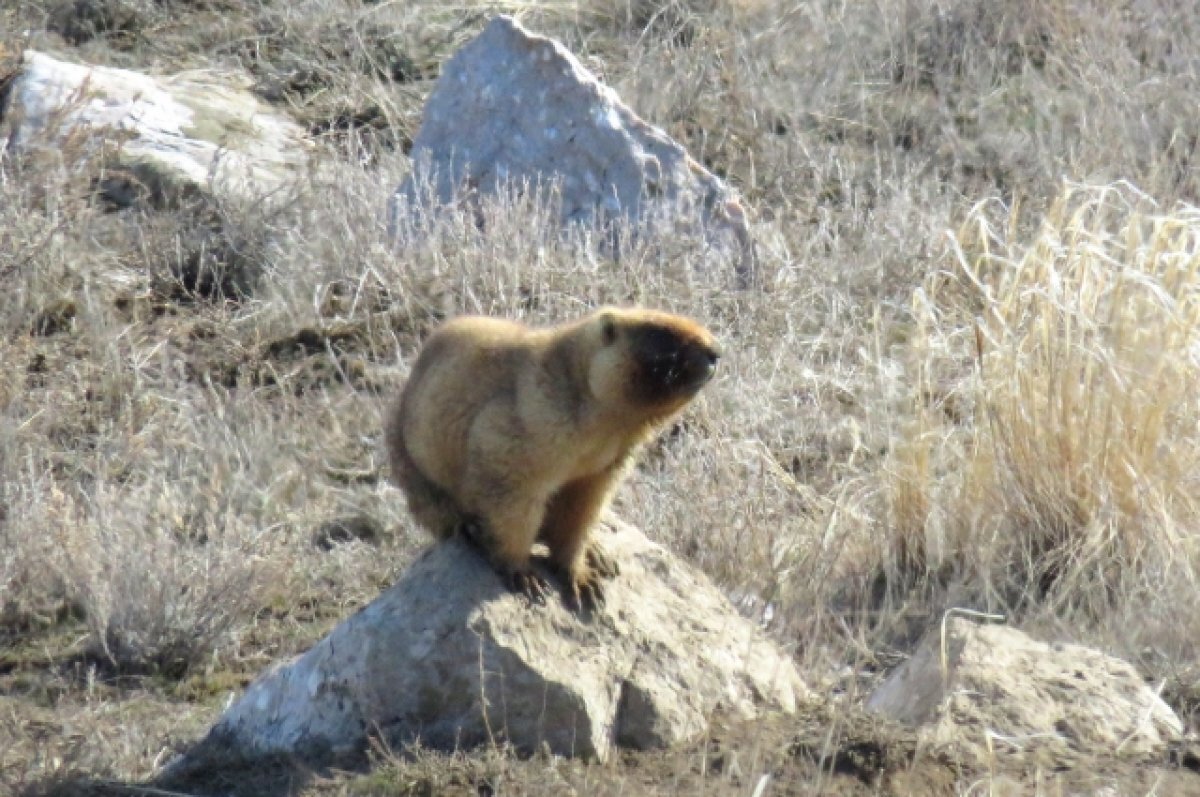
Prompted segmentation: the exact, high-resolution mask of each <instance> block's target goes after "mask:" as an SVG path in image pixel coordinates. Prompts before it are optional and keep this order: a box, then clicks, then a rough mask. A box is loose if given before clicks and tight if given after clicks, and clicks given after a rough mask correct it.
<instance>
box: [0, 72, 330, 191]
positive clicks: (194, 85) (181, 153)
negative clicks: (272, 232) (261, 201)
mask: <svg viewBox="0 0 1200 797" xmlns="http://www.w3.org/2000/svg"><path fill="white" fill-rule="evenodd" d="M250 83H251V80H250V78H249V76H247V75H245V74H243V73H221V74H217V73H213V72H209V71H191V72H182V73H179V74H176V75H171V76H164V77H152V76H150V75H144V74H141V73H138V72H131V71H128V70H125V69H114V68H111V67H105V66H85V65H82V64H73V63H69V62H67V61H62V60H59V59H57V58H53V57H51V56H50V55H47V54H45V53H41V52H36V51H34V50H27V51H26V52H25V54H24V57H23V59H22V64H21V68H20V70H19V71H18V73H17V75H16V77H15V78H14V79H13V82H12V85H11V87H10V91H9V95H8V101H7V102H6V104H5V107H4V108H3V109H0V112H2V113H3V126H4V130H3V132H4V133H5V134H6V137H7V140H8V146H9V148H11V149H12V150H14V151H16V152H38V151H42V152H58V151H64V152H65V153H66V154H67V155H71V154H79V155H81V156H83V157H95V158H97V159H98V160H99V161H100V162H102V163H103V164H104V166H105V167H106V168H107V169H110V170H111V169H113V168H114V167H116V171H115V172H110V173H109V174H108V177H107V182H105V183H103V184H102V187H104V188H105V189H106V190H108V191H109V192H110V194H111V196H112V198H113V199H115V200H117V201H119V202H126V201H132V199H133V198H134V197H132V196H131V193H134V192H133V187H131V186H130V184H129V181H130V180H133V181H136V182H137V183H138V184H139V185H138V186H136V188H138V189H141V190H142V193H145V192H147V191H148V192H149V193H150V195H153V196H156V197H160V198H161V197H162V196H163V195H166V194H171V193H172V192H178V191H183V192H187V191H201V192H208V191H209V190H210V189H213V188H216V189H217V190H218V191H225V192H229V193H231V194H233V195H242V196H254V195H257V194H260V193H262V192H265V191H269V190H271V189H272V188H275V187H276V186H278V185H279V184H280V183H281V182H282V181H283V180H284V179H285V178H287V177H288V176H291V175H293V174H296V173H298V172H300V171H301V170H303V169H304V168H305V167H306V166H307V164H308V159H309V154H310V150H311V144H310V142H308V141H307V140H306V138H305V133H304V130H303V128H301V127H300V126H299V125H298V124H296V123H295V122H294V121H292V120H291V119H289V118H287V117H286V116H283V115H281V114H279V113H278V112H276V111H274V110H272V109H271V108H270V107H269V106H267V105H265V104H263V103H262V102H260V101H259V100H258V99H257V98H256V97H255V96H254V95H253V94H251V93H250V91H249V90H248V87H249V85H250ZM2 143H3V138H2V137H0V144H2Z"/></svg>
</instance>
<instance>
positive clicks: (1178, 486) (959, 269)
mask: <svg viewBox="0 0 1200 797" xmlns="http://www.w3.org/2000/svg"><path fill="white" fill-rule="evenodd" d="M987 211H988V208H986V207H985V206H981V207H979V208H977V209H976V210H975V212H973V213H972V214H971V217H970V218H969V219H968V221H967V222H966V223H965V224H964V225H963V226H962V228H961V229H960V230H959V231H958V233H957V235H956V236H955V238H954V246H953V247H952V249H953V261H954V266H955V271H956V273H955V274H954V275H953V278H952V279H949V280H947V279H946V276H947V275H946V274H938V275H935V276H934V277H932V278H931V279H930V280H928V281H927V286H926V290H925V291H923V292H919V294H918V296H919V300H918V301H917V302H916V303H915V311H916V315H917V318H918V330H919V331H918V334H917V335H916V338H915V340H916V342H915V344H914V348H915V350H916V351H918V352H919V353H920V355H921V356H920V357H919V358H918V361H917V366H918V367H917V378H916V379H915V380H914V386H915V387H916V388H917V390H916V391H915V392H916V398H917V403H918V404H919V405H920V406H921V409H919V410H918V412H917V413H916V415H915V417H916V418H917V420H916V421H914V423H913V425H912V427H911V428H910V429H909V430H907V434H906V435H905V436H904V439H903V440H902V441H901V443H900V444H899V445H898V446H896V447H895V449H894V451H893V455H892V460H891V467H890V470H889V475H890V483H889V488H890V492H889V495H890V507H891V524H892V532H893V533H894V534H895V535H896V536H895V547H894V549H893V552H894V553H895V554H897V555H896V557H895V561H894V564H895V565H896V566H897V568H898V570H900V571H903V570H906V569H907V570H908V571H909V572H910V573H911V572H912V571H913V570H915V569H918V568H927V569H930V570H936V569H938V568H939V567H942V566H950V567H951V568H952V569H953V570H955V571H956V572H957V574H958V575H959V576H960V577H961V578H963V579H964V580H965V581H966V583H967V584H968V585H969V587H970V588H971V591H973V592H974V593H975V594H977V595H980V596H982V597H985V598H986V599H987V600H989V601H992V602H993V603H994V605H999V606H1001V607H1015V606H1024V607H1029V606H1035V605H1036V606H1042V605H1043V603H1042V602H1043V601H1045V602H1046V603H1045V606H1047V607H1050V608H1052V609H1061V610H1067V609H1069V608H1071V607H1078V608H1084V609H1087V610H1088V614H1089V615H1091V616H1098V615H1100V614H1103V613H1104V612H1105V611H1106V610H1108V609H1111V608H1112V607H1113V606H1114V605H1115V604H1116V603H1120V602H1122V601H1124V599H1126V598H1128V597H1130V596H1131V595H1132V594H1134V593H1136V592H1137V591H1138V589H1139V588H1138V585H1139V584H1141V583H1143V582H1144V580H1146V579H1150V580H1151V581H1157V582H1158V583H1166V581H1167V580H1168V576H1170V575H1172V574H1173V575H1174V576H1181V577H1183V578H1184V579H1186V580H1187V581H1189V582H1190V581H1191V580H1192V579H1193V577H1194V574H1195V571H1196V568H1197V565H1200V560H1197V555H1198V553H1200V552H1198V551H1197V548H1196V538H1195V534H1194V532H1193V531H1192V529H1193V528H1194V523H1195V520H1196V518H1197V500H1196V490H1195V481H1194V475H1193V474H1194V473H1195V468H1196V465H1197V455H1198V453H1200V397H1198V394H1197V393H1196V391H1195V385H1196V384H1197V379H1198V378H1200V348H1198V344H1200V333H1198V329H1197V324H1198V321H1200V305H1198V303H1197V296H1198V295H1200V213H1198V212H1197V211H1196V210H1195V209H1194V208H1191V207H1187V206H1180V207H1177V208H1174V209H1172V210H1169V211H1163V210H1161V209H1159V208H1158V207H1157V206H1155V205H1154V204H1153V203H1152V202H1150V200H1148V199H1147V198H1146V197H1145V196H1143V195H1141V194H1139V193H1137V192H1136V191H1134V190H1132V189H1131V188H1129V187H1127V186H1122V185H1115V186H1109V187H1100V188H1088V187H1080V186H1075V187H1070V188H1068V189H1067V190H1066V191H1065V192H1064V193H1063V194H1062V195H1061V196H1060V197H1059V198H1058V199H1057V200H1056V201H1055V202H1054V203H1053V205H1052V206H1051V208H1050V209H1049V211H1048V212H1047V213H1046V215H1045V218H1044V219H1043V220H1042V222H1041V224H1040V225H1039V226H1038V228H1037V230H1036V232H1035V233H1034V234H1033V236H1032V239H1031V240H1030V239H1027V237H1026V236H1025V235H1023V234H1021V233H1020V232H1019V230H1021V229H1022V227H1023V226H1024V225H1023V224H1022V223H1021V220H1020V213H1019V211H1017V210H1015V209H1014V210H1012V211H1011V212H1010V213H1009V215H1008V217H1007V218H1006V219H1004V221H1005V222H1007V226H1004V227H1000V226H997V225H995V224H993V223H992V222H991V221H990V220H989V215H990V214H989V213H988V212H987ZM976 319H977V320H976ZM972 366H973V367H972ZM964 405H965V406H968V407H969V414H968V415H967V416H966V417H964V418H962V419H961V422H958V421H957V420H956V417H957V411H951V410H952V408H955V407H962V406H964Z"/></svg>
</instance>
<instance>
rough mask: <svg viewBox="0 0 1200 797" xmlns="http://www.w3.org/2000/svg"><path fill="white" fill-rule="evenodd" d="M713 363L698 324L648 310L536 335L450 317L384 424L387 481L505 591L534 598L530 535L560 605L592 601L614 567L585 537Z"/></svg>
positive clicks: (539, 589) (539, 588)
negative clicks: (636, 457)
mask: <svg viewBox="0 0 1200 797" xmlns="http://www.w3.org/2000/svg"><path fill="white" fill-rule="evenodd" d="M717 357H718V352H717V348H716V344H715V342H714V341H713V338H712V336H711V335H710V334H709V333H708V332H707V331H706V330H705V329H704V328H703V327H701V326H700V325H699V324H697V323H695V322H694V321H691V320H689V319H687V318H683V317H680V316H676V315H671V314H668V313H663V312H658V311H652V310H642V309H617V308H604V309H602V310H599V311H597V312H595V313H593V314H591V315H589V316H587V317H585V318H583V319H581V320H579V321H575V322H572V323H567V324H563V325H561V326H556V327H552V328H546V329H532V328H530V327H527V326H524V325H522V324H518V323H514V322H510V321H505V320H500V319H494V318H483V317H461V318H457V319H454V320H451V321H449V322H447V323H445V324H443V325H442V326H441V327H440V328H439V329H437V330H436V331H435V332H434V333H433V334H432V335H431V336H430V337H429V339H428V340H427V341H426V343H425V345H424V346H423V348H422V350H421V353H420V355H419V356H418V358H417V362H416V364H415V365H414V366H413V370H412V373H411V375H410V377H409V380H408V383H407V384H406V385H405V387H404V390H403V392H402V394H401V396H400V399H399V401H398V402H397V403H396V404H395V406H394V408H393V409H392V411H391V413H390V415H389V419H388V428H387V445H388V450H389V454H390V457H391V465H392V473H393V478H394V479H395V480H396V482H397V483H398V484H399V485H400V487H401V488H402V489H403V491H404V493H405V495H406V498H407V500H408V504H409V509H410V511H412V513H413V515H414V516H415V517H416V519H417V520H418V522H419V523H420V524H421V525H423V526H424V527H426V528H427V529H428V530H429V531H430V532H432V533H433V534H434V535H435V536H437V537H440V538H445V537H449V536H451V535H453V534H454V533H455V532H456V531H462V532H465V533H466V534H467V536H468V538H470V539H472V540H473V541H474V542H476V543H477V544H479V546H480V547H481V548H482V550H483V552H484V553H485V555H486V556H487V557H488V559H489V560H490V561H491V563H492V564H493V566H494V567H495V568H496V570H497V571H498V572H499V573H500V574H501V576H502V577H503V578H504V579H505V581H506V582H507V583H508V584H509V586H510V587H512V588H514V589H518V590H521V591H524V592H526V593H527V594H529V595H531V596H532V597H535V598H541V597H543V596H544V594H545V591H546V588H547V585H546V583H545V582H544V580H543V579H542V578H541V577H540V576H539V575H538V574H537V572H536V570H534V569H533V568H532V567H531V565H530V553H531V549H532V547H533V545H534V543H535V542H536V541H539V540H540V541H542V542H544V543H545V544H546V546H547V547H548V549H549V552H550V562H551V564H552V565H553V566H554V568H555V569H556V570H558V571H559V572H560V573H561V574H562V575H563V577H564V580H565V582H566V585H567V588H568V589H567V599H568V601H569V602H571V603H572V604H573V605H575V606H579V605H580V604H581V603H589V604H592V603H597V602H600V601H602V600H603V591H602V588H601V583H600V579H601V577H602V576H612V575H615V574H616V572H617V568H616V565H615V564H614V563H613V562H612V561H611V560H610V559H609V558H608V557H606V556H605V555H604V554H603V552H602V551H601V550H600V549H599V548H598V547H597V546H596V545H595V543H594V542H593V541H591V540H590V537H589V531H590V530H591V528H592V526H593V525H594V523H595V521H596V519H597V517H598V516H599V515H600V513H601V512H602V511H603V510H604V508H605V506H606V505H607V504H608V502H609V499H610V498H611V496H612V494H613V491H614V490H615V488H616V486H617V484H618V482H619V480H620V479H621V477H622V476H623V474H624V473H625V470H626V468H627V467H628V465H629V463H630V461H631V454H632V453H633V452H634V451H635V450H636V449H637V447H638V446H639V445H640V444H642V443H643V442H645V441H646V440H647V439H648V438H649V437H650V436H651V435H652V434H653V433H654V431H655V430H656V429H657V428H658V427H660V426H661V425H662V424H663V423H664V422H666V421H667V420H669V419H670V418H672V417H673V416H675V415H676V414H678V413H679V412H680V411H681V410H682V409H683V408H684V407H685V406H686V405H687V403H688V402H689V401H690V400H691V399H692V398H693V397H694V396H695V394H696V392H697V391H698V390H699V389H700V387H701V386H702V385H703V384H704V382H705V381H707V379H708V376H709V375H711V373H712V368H713V367H714V366H715V363H716V360H717ZM672 368H674V369H675V370H672Z"/></svg>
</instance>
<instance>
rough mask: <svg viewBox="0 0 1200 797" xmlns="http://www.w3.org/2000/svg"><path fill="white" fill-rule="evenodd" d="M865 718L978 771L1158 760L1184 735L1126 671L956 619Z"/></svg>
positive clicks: (886, 687)
mask: <svg viewBox="0 0 1200 797" xmlns="http://www.w3.org/2000/svg"><path fill="white" fill-rule="evenodd" d="M867 709H868V710H869V711H874V712H877V713H881V714H885V715H887V716H890V717H892V718H893V719H896V720H899V721H900V722H903V723H905V724H907V725H911V726H916V727H918V728H920V734H921V737H922V740H923V741H924V742H925V743H928V744H931V745H934V746H937V747H940V748H942V749H945V750H949V751H952V752H953V753H954V754H955V755H957V756H959V757H961V758H963V759H965V760H967V761H970V762H972V763H974V764H976V765H980V766H987V765H988V764H989V762H990V761H991V760H992V758H993V756H994V755H995V754H996V753H997V752H998V753H1001V754H1008V753H1019V754H1021V755H1026V756H1032V757H1034V758H1037V759H1039V760H1044V761H1045V762H1047V763H1053V762H1059V763H1062V762H1069V761H1071V760H1074V759H1076V758H1077V757H1079V756H1083V755H1089V756H1096V755H1100V756H1122V757H1129V758H1135V759H1136V758H1151V757H1161V756H1163V755H1164V753H1165V752H1166V749H1167V746H1168V744H1169V743H1171V742H1174V741H1177V740H1178V739H1179V738H1180V736H1181V734H1182V731H1183V726H1182V723H1181V722H1180V720H1179V718H1178V717H1177V716H1176V715H1175V713H1174V712H1173V711H1171V709H1170V707H1169V706H1167V704H1166V703H1165V702H1163V700H1162V699H1161V698H1160V697H1159V696H1158V695H1157V694H1156V693H1155V692H1154V691H1153V690H1152V689H1150V688H1149V687H1148V686H1146V684H1145V683H1144V682H1143V681H1142V679H1141V678H1140V677H1139V676H1138V674H1137V672H1136V671H1135V670H1134V668H1133V667H1132V666H1131V665H1129V664H1128V663H1126V662H1124V661H1121V660H1120V659H1115V658H1113V657H1111V656H1108V655H1105V654H1104V653H1101V652H1099V651H1097V650H1093V649H1091V648H1086V647H1082V646H1080V645H1070V644H1062V643H1055V644H1047V643H1045V642H1039V641H1037V640H1034V639H1032V638H1030V637H1029V636H1027V635H1026V634H1024V633H1022V632H1020V631H1018V630H1016V629H1014V628H1008V627H1005V626H999V625H978V624H976V623H973V622H970V621H968V620H965V619H963V618H961V617H953V618H950V619H949V620H948V621H947V622H946V623H945V625H944V628H943V629H941V631H938V632H934V633H931V634H930V635H929V636H928V637H927V638H926V639H925V640H924V641H923V642H922V643H921V645H920V647H919V648H918V649H917V651H916V652H915V653H914V654H913V656H912V657H911V658H910V659H909V660H908V661H907V662H905V663H904V664H903V665H902V666H901V667H899V668H898V669H897V670H896V671H895V672H894V673H892V675H891V676H890V677H889V678H888V679H887V681H885V682H884V683H883V684H882V685H881V686H880V687H879V688H878V689H877V690H876V691H875V692H874V693H873V694H872V695H871V697H870V699H869V700H868V701H867Z"/></svg>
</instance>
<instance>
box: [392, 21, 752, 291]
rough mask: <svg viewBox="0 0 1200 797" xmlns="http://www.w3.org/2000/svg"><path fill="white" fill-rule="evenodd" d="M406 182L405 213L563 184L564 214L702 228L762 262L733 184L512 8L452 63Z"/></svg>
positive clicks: (400, 210) (676, 229)
mask: <svg viewBox="0 0 1200 797" xmlns="http://www.w3.org/2000/svg"><path fill="white" fill-rule="evenodd" d="M411 154H412V158H413V170H412V172H411V173H410V175H409V176H408V177H407V178H406V179H405V180H404V182H403V183H402V184H401V186H400V188H399V189H398V191H397V193H396V197H395V206H394V213H396V214H397V216H396V217H395V218H394V219H393V224H395V221H396V218H403V217H404V214H405V213H409V212H411V210H412V208H414V207H415V206H424V205H425V204H426V202H427V201H429V202H432V203H433V204H434V205H442V204H449V203H453V202H455V201H458V200H460V199H461V198H463V197H464V196H466V197H469V196H471V195H472V194H473V193H474V192H480V193H484V194H495V193H497V192H498V191H501V190H505V189H507V188H510V187H512V186H514V185H515V186H517V187H518V188H521V187H523V186H543V187H544V186H548V185H549V184H551V183H553V184H554V185H555V186H556V190H557V198H558V200H560V201H561V217H562V221H563V223H564V224H569V223H571V222H581V223H584V224H589V225H590V224H599V225H601V226H602V227H603V226H606V225H607V222H609V221H612V220H616V219H624V220H625V221H628V222H631V223H632V225H633V229H635V230H642V231H644V230H650V231H652V232H657V233H666V232H670V233H672V234H678V233H681V232H683V233H687V232H702V233H703V234H704V236H705V238H706V239H707V240H708V242H709V243H711V244H714V245H717V246H720V247H721V248H723V249H727V250H730V251H732V252H733V253H734V254H735V256H736V259H737V263H738V268H739V270H740V271H742V272H748V271H749V270H750V269H752V267H753V259H754V247H753V243H752V240H751V237H750V232H749V227H748V225H747V221H746V214H745V213H744V211H743V208H742V205H741V203H740V202H739V200H738V199H737V197H736V195H735V194H734V192H733V191H732V190H731V189H730V188H729V187H728V186H727V185H726V184H725V183H724V182H723V181H722V180H721V179H720V178H718V177H717V176H716V175H714V174H712V173H711V172H709V171H708V170H707V169H705V168H704V167H703V166H701V165H700V164H699V163H697V162H696V161H695V160H694V159H693V158H692V157H691V156H690V155H688V153H687V151H686V150H685V149H684V148H683V147H682V146H681V145H680V144H678V143H676V142H675V141H674V140H672V139H671V138H670V136H668V135H667V134H666V133H665V132H663V131H662V130H661V129H659V128H657V127H654V126H653V125H650V124H647V123H646V122H644V121H643V120H642V119H640V118H639V117H638V116H637V114H635V113H634V112H633V111H632V110H630V109H629V107H628V106H626V105H625V104H624V103H623V102H622V101H621V99H620V98H619V97H618V96H617V94H616V92H614V91H613V90H612V89H611V88H609V87H608V86H606V85H604V84H603V83H601V82H600V81H599V80H598V79H597V78H596V77H595V75H593V74H592V73H591V72H589V71H588V70H587V69H586V68H584V66H583V65H582V64H581V63H580V62H579V60H578V59H577V58H576V57H575V56H574V55H572V54H571V52H570V51H568V50H567V49H566V47H564V46H563V45H562V44H560V43H559V42H557V41H555V40H554V39H550V38H547V37H545V36H539V35H536V34H533V33H530V32H529V31H527V30H526V29H525V28H523V27H522V26H521V25H520V23H518V22H517V21H516V20H514V19H513V18H512V17H508V16H503V15H502V16H498V17H496V18H495V19H493V20H492V21H491V22H490V23H489V24H488V26H487V27H486V28H485V29H484V31H483V32H482V33H481V34H479V36H478V37H476V38H475V39H474V40H472V41H471V42H469V43H468V44H466V45H465V46H464V47H463V48H462V49H461V50H459V52H458V53H456V54H455V55H454V57H452V58H451V59H450V60H449V61H448V62H447V63H446V64H445V66H444V67H443V70H442V74H441V77H440V78H439V79H438V82H437V86H436V88H435V89H434V91H433V93H432V95H431V96H430V98H429V101H428V102H427V104H426V106H425V115H424V120H423V122H422V125H421V129H420V131H419V132H418V134H417V137H416V139H415V140H414V141H413V148H412V153H411Z"/></svg>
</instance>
